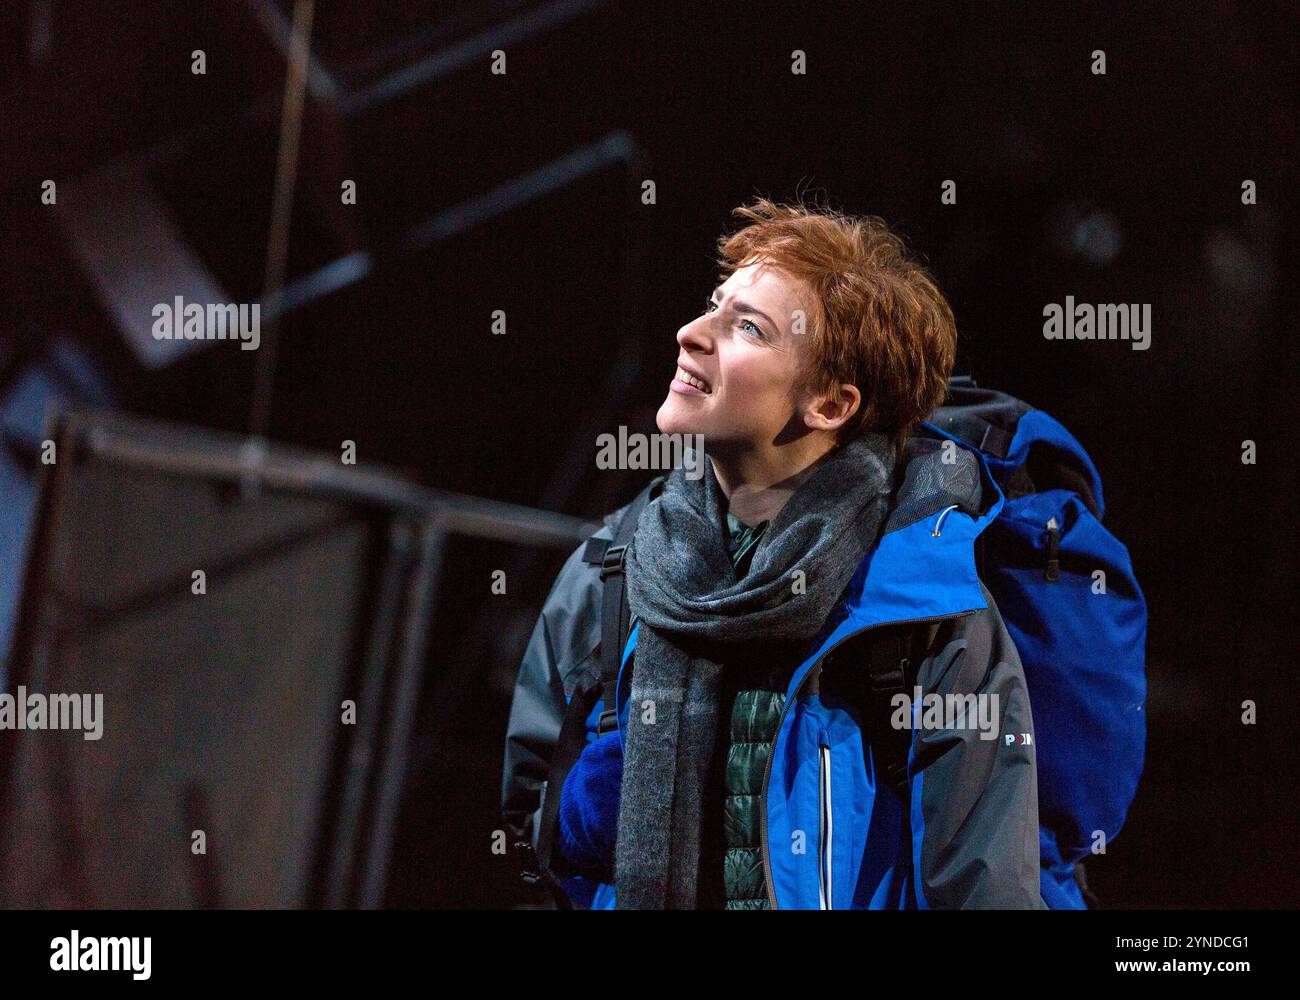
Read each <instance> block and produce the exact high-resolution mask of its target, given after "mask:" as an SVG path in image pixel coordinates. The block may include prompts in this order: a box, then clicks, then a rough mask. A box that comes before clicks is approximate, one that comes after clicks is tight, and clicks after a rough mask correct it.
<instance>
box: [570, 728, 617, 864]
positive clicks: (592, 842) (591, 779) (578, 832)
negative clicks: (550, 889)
mask: <svg viewBox="0 0 1300 1000" xmlns="http://www.w3.org/2000/svg"><path fill="white" fill-rule="evenodd" d="M622 784H623V746H622V743H621V742H620V740H619V734H618V732H617V731H615V732H612V733H606V734H605V735H604V736H602V737H600V738H599V739H597V740H594V741H593V742H591V743H588V744H587V745H586V746H585V747H583V748H582V753H581V754H580V755H579V756H578V759H577V760H576V761H574V764H573V767H572V768H570V769H569V773H568V776H567V777H565V779H564V787H563V789H562V790H561V791H560V808H559V810H558V811H557V816H556V834H557V836H556V841H557V843H556V846H557V847H558V848H559V851H560V854H561V855H562V856H563V857H564V860H565V861H567V862H568V863H569V864H570V865H571V866H572V867H573V869H574V870H575V871H576V872H577V873H578V874H579V875H583V876H585V877H587V878H594V879H597V880H598V881H602V882H608V881H611V880H612V879H613V868H614V840H615V837H616V835H617V832H618V800H619V791H620V789H621V787H622Z"/></svg>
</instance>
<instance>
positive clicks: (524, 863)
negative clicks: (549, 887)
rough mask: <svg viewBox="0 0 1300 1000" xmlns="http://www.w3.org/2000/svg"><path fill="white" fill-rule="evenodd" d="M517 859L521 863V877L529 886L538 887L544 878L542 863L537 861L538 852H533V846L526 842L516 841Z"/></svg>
mask: <svg viewBox="0 0 1300 1000" xmlns="http://www.w3.org/2000/svg"><path fill="white" fill-rule="evenodd" d="M515 857H516V859H518V862H519V877H520V878H522V879H523V880H524V881H525V882H527V883H528V884H529V885H536V884H537V883H538V882H540V881H541V880H542V878H543V875H542V865H541V862H539V861H538V860H537V852H536V851H534V850H533V845H532V844H530V843H528V841H526V840H517V841H515Z"/></svg>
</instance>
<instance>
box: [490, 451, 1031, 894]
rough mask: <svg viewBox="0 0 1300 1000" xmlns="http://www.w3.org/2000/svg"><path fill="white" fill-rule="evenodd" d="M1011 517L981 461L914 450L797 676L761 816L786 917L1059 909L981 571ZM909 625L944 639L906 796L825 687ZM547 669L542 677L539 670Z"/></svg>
mask: <svg viewBox="0 0 1300 1000" xmlns="http://www.w3.org/2000/svg"><path fill="white" fill-rule="evenodd" d="M1003 502H1004V500H1003V496H1002V493H1001V491H1000V490H999V489H998V486H997V484H996V483H995V482H994V480H993V478H992V476H991V475H990V474H989V470H988V468H987V467H986V465H985V463H984V460H983V458H982V457H981V456H979V455H978V453H976V452H974V451H972V450H970V449H966V448H965V447H964V446H961V445H959V444H956V445H955V446H954V445H946V444H945V442H943V441H941V440H938V439H937V438H918V439H914V440H913V441H912V442H910V444H909V448H908V451H907V453H906V457H905V461H904V476H903V479H902V482H901V484H900V485H899V487H898V489H897V490H896V492H895V495H894V497H893V498H892V506H891V513H890V515H889V517H888V519H887V521H886V525H885V529H884V532H883V534H882V536H881V539H880V541H879V542H878V544H877V545H876V546H875V548H874V549H872V551H870V552H868V553H866V555H864V557H863V560H862V563H861V564H860V566H859V568H858V571H857V573H856V575H855V576H854V578H853V580H852V581H851V582H850V584H849V586H848V587H847V588H846V590H845V595H844V598H843V599H842V601H841V604H840V605H839V606H838V607H837V608H836V611H835V612H834V613H833V614H832V615H831V616H830V617H829V619H828V620H827V623H826V625H825V627H824V628H823V630H822V633H821V634H820V635H819V636H818V637H817V638H816V639H815V640H814V641H813V642H812V643H810V644H809V647H808V648H807V649H806V650H805V652H804V654H803V655H802V656H801V657H800V658H799V659H798V660H796V661H795V662H792V663H791V668H790V675H789V681H788V684H787V698H786V702H785V708H784V710H783V714H782V718H781V723H780V727H779V730H778V734H777V737H776V740H775V743H774V747H773V752H772V755H771V759H770V762H769V764H768V767H767V771H766V775H765V778H764V783H763V792H762V808H761V810H760V815H761V820H762V823H761V827H760V833H761V845H762V858H763V864H764V869H765V875H766V881H767V885H768V892H769V895H770V902H771V903H772V905H773V907H775V908H782V909H816V908H821V907H828V908H833V909H842V908H858V909H916V908H920V909H924V908H952V909H956V908H1008V909H1011V908H1014V909H1045V908H1046V905H1045V904H1044V902H1043V899H1042V896H1041V892H1040V861H1039V824H1038V794H1037V765H1036V761H1035V750H1034V738H1033V735H1034V727H1033V718H1032V714H1031V712H1030V704H1029V697H1028V691H1027V687H1026V683H1025V676H1024V671H1023V669H1022V667H1021V664H1020V659H1019V657H1018V655H1017V653H1016V649H1015V646H1014V644H1013V643H1012V641H1011V639H1010V637H1009V635H1008V634H1007V630H1006V627H1005V626H1004V624H1003V622H1002V619H1001V616H1000V615H999V613H998V610H997V608H996V606H995V604H994V602H993V599H992V597H991V596H990V594H989V592H988V591H987V590H986V589H985V587H984V586H983V584H982V583H981V582H980V579H979V576H978V573H977V570H976V555H975V541H976V539H977V538H978V537H979V535H980V534H981V532H983V531H984V529H985V528H986V527H987V526H988V525H989V524H990V523H991V522H992V521H993V519H994V518H995V517H996V516H997V514H998V511H999V510H1000V509H1001V507H1002V504H1003ZM611 523H612V519H611ZM571 562H572V561H571ZM569 568H570V567H569V566H566V570H568V569H569ZM575 568H576V567H575ZM563 575H564V574H563V573H562V574H561V577H563ZM560 582H561V581H559V580H557V588H559V585H560ZM588 596H589V597H591V598H595V599H596V605H595V609H596V617H597V619H598V617H599V602H598V587H597V588H595V589H593V590H592V591H591V593H590V594H589V595H588ZM573 598H574V594H573V593H572V592H561V593H558V594H557V590H556V589H553V591H552V595H551V598H548V604H550V603H551V602H552V600H554V601H555V602H556V603H555V606H554V607H553V608H552V612H553V613H554V612H557V611H558V612H559V616H558V617H559V618H564V617H566V615H567V616H568V620H567V621H566V622H565V623H564V624H567V625H569V626H572V625H574V624H575V622H576V620H577V618H580V617H582V615H581V614H579V613H576V612H577V606H576V605H575V603H574V600H573ZM552 621H554V622H555V623H556V624H560V623H559V621H558V619H557V618H556V617H555V616H554V614H553V618H552V619H550V620H548V619H547V613H546V609H543V615H542V618H541V619H540V620H539V622H538V628H539V629H541V630H542V633H543V636H544V637H545V639H547V640H549V643H548V645H549V646H550V650H549V651H550V652H551V653H554V652H555V650H554V645H553V640H554V638H555V635H554V633H553V632H551V631H550V627H551V623H552ZM904 622H907V623H916V624H917V625H918V626H919V625H921V624H926V625H928V626H929V629H928V634H929V637H930V641H929V643H928V646H927V648H926V649H924V650H923V651H920V652H919V653H917V654H916V655H917V656H918V657H919V663H918V662H916V660H915V659H914V662H913V669H914V671H915V684H916V686H917V688H919V693H920V695H921V697H920V698H919V699H913V701H912V703H911V705H910V706H907V707H905V708H904V711H907V710H908V709H909V708H910V711H911V718H912V733H911V751H910V754H909V758H908V781H907V787H906V789H905V790H904V792H903V794H902V795H901V796H900V795H898V794H896V793H895V792H894V791H893V789H892V788H890V787H889V785H888V784H887V783H886V782H884V781H882V780H878V774H877V768H876V763H875V760H874V757H875V754H874V751H873V748H872V746H871V744H870V742H869V741H868V740H867V739H866V738H865V735H864V728H863V720H862V717H861V713H860V711H859V708H858V706H856V705H854V704H850V703H847V702H842V701H839V700H837V699H835V698H833V697H831V696H829V695H826V696H823V695H822V694H821V693H819V691H818V690H817V688H818V687H819V685H818V683H817V681H818V678H819V677H820V676H821V674H822V672H823V671H828V670H836V671H842V670H846V669H847V670H852V669H860V668H861V667H860V664H861V662H862V660H863V658H864V656H865V649H866V646H865V644H864V642H863V640H864V639H866V638H869V633H870V630H872V629H874V628H876V627H878V626H883V625H887V624H895V623H904ZM597 624H598V621H597ZM637 632H638V629H637V627H636V625H635V623H634V625H633V629H632V632H631V634H630V635H629V637H628V641H627V644H626V646H625V648H624V650H623V655H622V667H621V670H620V675H619V685H618V692H619V693H618V699H619V703H620V704H619V709H620V715H619V719H620V731H622V729H623V728H625V725H626V716H627V711H628V706H627V704H626V698H627V690H628V688H629V687H630V685H629V683H628V671H629V670H633V669H635V651H636V641H637ZM598 635H599V633H598V631H597V632H596V638H597V643H596V645H598ZM534 638H537V633H535V635H534ZM581 644H582V645H585V641H581ZM534 652H538V651H534ZM595 652H596V650H595V648H594V647H593V648H592V649H591V650H590V651H589V653H588V654H587V657H586V658H585V659H584V663H585V664H586V670H587V671H588V672H589V671H590V670H591V668H592V667H593V666H596V665H597V664H596V660H595V657H594V655H593V654H594V653H595ZM571 655H572V654H571ZM528 666H529V662H528V659H527V657H526V658H525V663H524V665H523V667H521V673H520V681H521V684H523V685H524V697H525V698H535V695H536V691H537V685H536V684H535V683H533V684H531V685H530V684H528V683H526V681H527V678H526V677H525V668H527V667H528ZM542 666H544V664H541V663H534V664H533V670H534V672H536V669H537V668H538V667H542ZM575 670H576V668H574V669H571V670H570V671H569V673H570V675H571V676H572V675H573V674H574V673H575ZM554 680H555V681H558V682H559V685H558V686H559V687H560V688H562V689H565V688H567V689H568V690H567V691H566V694H572V692H573V690H575V689H577V687H578V686H579V684H580V683H581V680H580V677H578V676H574V677H573V683H572V684H571V685H570V684H566V683H565V682H564V680H563V678H562V677H558V676H557V677H556V678H555V679H554ZM550 686H551V688H552V689H554V688H555V687H556V686H557V685H556V684H555V683H554V682H551V683H550ZM970 695H978V696H983V698H984V702H985V707H986V709H987V707H988V706H991V705H993V704H996V708H997V711H996V713H995V714H994V715H992V716H991V717H988V718H986V719H985V720H984V722H983V723H981V722H980V721H979V719H980V717H979V716H978V715H958V716H956V717H953V716H951V715H950V716H949V717H947V718H939V717H932V718H930V719H927V718H926V717H925V716H924V713H925V712H926V711H927V707H930V706H933V705H934V704H935V698H934V696H938V697H939V699H941V700H940V702H939V705H940V706H942V705H943V704H945V703H947V704H950V705H953V706H957V707H960V706H962V705H967V706H973V704H974V703H973V702H972V701H970V700H969V699H968V698H967V696H970ZM994 695H996V702H995V701H994V699H993V698H992V697H991V696H994ZM519 699H520V695H519V694H517V695H516V710H518V709H519V708H520V700H519ZM562 707H563V706H560V708H561V709H562ZM598 708H599V706H598ZM594 715H595V713H593V718H594ZM989 721H991V722H992V725H988V724H986V723H987V722H989ZM511 725H512V736H520V735H526V733H527V731H528V720H527V719H526V718H524V716H523V714H522V713H520V716H519V718H516V712H512V720H511ZM557 730H558V726H557ZM511 738H512V737H510V736H508V738H507V768H506V776H505V801H506V805H507V809H509V808H510V807H511V805H512V804H513V806H514V808H515V810H516V812H515V815H516V816H517V817H519V816H520V813H519V812H518V808H519V806H520V805H523V804H525V803H527V802H528V801H530V798H529V796H527V795H523V794H521V790H520V786H519V778H518V774H519V771H518V767H517V766H516V768H515V770H514V771H513V772H512V768H511V760H510V753H511V749H512V748H511V746H510V740H511ZM515 749H516V750H517V749H518V747H516V748H515ZM517 763H518V760H517V761H516V764H517ZM582 882H583V880H581V879H575V880H572V888H571V894H572V895H573V896H574V898H575V899H576V900H578V901H579V902H581V903H583V904H586V905H590V906H591V907H592V908H612V906H613V903H614V897H615V893H614V889H613V887H612V886H609V885H606V884H601V885H597V886H592V885H589V884H581V883H582Z"/></svg>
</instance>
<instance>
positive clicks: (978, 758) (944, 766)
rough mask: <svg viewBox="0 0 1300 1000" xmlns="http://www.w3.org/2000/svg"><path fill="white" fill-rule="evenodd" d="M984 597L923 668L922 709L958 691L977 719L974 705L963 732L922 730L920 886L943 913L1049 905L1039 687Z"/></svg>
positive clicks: (949, 630) (917, 752)
mask: <svg viewBox="0 0 1300 1000" xmlns="http://www.w3.org/2000/svg"><path fill="white" fill-rule="evenodd" d="M984 596H985V599H986V600H987V601H988V608H987V609H986V610H981V611H978V612H976V613H975V614H973V615H970V616H967V617H966V618H963V619H959V620H957V621H955V622H949V623H945V625H944V626H943V627H941V628H940V629H939V630H938V631H937V632H936V633H935V635H934V638H933V641H932V642H931V643H930V646H929V649H928V650H927V653H926V655H925V658H924V659H923V660H922V662H921V664H920V666H919V668H918V670H917V676H916V683H917V684H918V685H919V686H920V688H921V690H922V695H923V697H922V711H923V710H924V705H925V703H926V702H930V703H933V700H932V699H928V698H926V697H925V696H926V695H930V694H938V695H941V696H943V697H944V698H945V700H947V699H948V696H950V695H953V696H959V697H960V698H961V699H962V701H961V702H960V703H958V702H956V701H954V702H953V703H954V704H962V705H966V706H973V707H974V711H975V716H974V718H972V717H971V715H970V710H969V709H968V710H967V715H966V716H965V717H962V716H958V717H957V718H958V721H959V722H962V723H963V724H961V725H960V726H958V727H956V728H943V727H938V726H932V727H930V728H926V727H925V726H924V725H921V726H918V727H916V728H914V730H913V741H912V761H911V769H910V773H911V774H912V779H911V780H912V805H911V809H912V816H911V822H912V835H913V839H912V850H913V862H914V863H913V879H914V882H915V885H914V887H915V890H916V894H917V899H918V903H919V904H920V905H921V906H928V907H930V908H933V909H1032V910H1038V909H1046V908H1047V907H1046V904H1045V903H1044V902H1043V899H1042V896H1041V894H1040V890H1039V846H1038V768H1037V763H1036V759H1035V749H1034V743H1033V738H1034V724H1033V717H1032V715H1031V713H1030V706H1029V691H1028V688H1027V686H1026V684H1025V675H1024V670H1023V669H1022V667H1021V664H1020V657H1019V654H1018V653H1017V652H1016V648H1015V645H1014V644H1013V643H1012V641H1011V637H1010V636H1009V635H1008V634H1007V630H1006V626H1005V625H1004V624H1003V621H1002V616H1001V615H1000V614H999V612H998V609H997V606H996V604H995V603H994V601H993V597H992V596H991V595H990V594H989V593H988V591H987V590H985V591H984ZM969 695H976V696H978V698H979V700H977V701H973V700H972V699H970V698H968V697H967V696H969ZM944 721H945V722H946V721H949V720H947V719H945V720H944Z"/></svg>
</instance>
